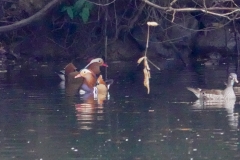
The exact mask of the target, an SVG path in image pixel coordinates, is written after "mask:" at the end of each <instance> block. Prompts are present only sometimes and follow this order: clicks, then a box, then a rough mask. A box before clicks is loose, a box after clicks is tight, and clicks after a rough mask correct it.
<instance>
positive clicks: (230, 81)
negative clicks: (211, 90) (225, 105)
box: [227, 73, 238, 86]
mask: <svg viewBox="0 0 240 160" xmlns="http://www.w3.org/2000/svg"><path fill="white" fill-rule="evenodd" d="M234 82H236V83H238V80H237V74H235V73H230V74H229V76H228V84H227V85H228V86H233V84H234Z"/></svg>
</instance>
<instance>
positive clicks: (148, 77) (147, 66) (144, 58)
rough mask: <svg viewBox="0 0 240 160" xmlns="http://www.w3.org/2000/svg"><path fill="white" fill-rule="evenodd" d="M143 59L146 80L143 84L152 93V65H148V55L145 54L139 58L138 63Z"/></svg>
mask: <svg viewBox="0 0 240 160" xmlns="http://www.w3.org/2000/svg"><path fill="white" fill-rule="evenodd" d="M142 61H143V64H144V69H143V74H144V81H143V84H144V86H145V87H146V88H147V91H148V94H149V93H150V82H149V79H150V78H151V74H150V67H149V65H148V61H147V57H145V56H143V57H141V58H139V59H138V61H137V63H138V64H140V63H141V62H142Z"/></svg>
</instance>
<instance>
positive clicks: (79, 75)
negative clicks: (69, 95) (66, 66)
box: [74, 74, 82, 78]
mask: <svg viewBox="0 0 240 160" xmlns="http://www.w3.org/2000/svg"><path fill="white" fill-rule="evenodd" d="M79 77H82V76H81V74H78V75H76V76H75V77H74V78H79Z"/></svg>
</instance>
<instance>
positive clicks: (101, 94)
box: [75, 69, 113, 104]
mask: <svg viewBox="0 0 240 160" xmlns="http://www.w3.org/2000/svg"><path fill="white" fill-rule="evenodd" d="M79 77H83V78H84V81H83V84H82V86H81V89H82V90H83V91H84V92H81V90H80V94H81V93H86V92H87V93H86V94H87V95H90V94H92V93H93V95H94V98H97V99H98V104H103V101H104V100H105V99H106V97H107V96H108V98H109V94H108V90H109V87H110V85H111V84H112V83H113V80H106V81H104V80H103V78H102V75H100V76H99V77H98V78H97V77H96V76H95V74H94V73H93V72H92V71H91V70H89V69H83V70H81V71H80V73H79V74H78V75H76V76H75V78H79ZM89 93H90V94H89Z"/></svg>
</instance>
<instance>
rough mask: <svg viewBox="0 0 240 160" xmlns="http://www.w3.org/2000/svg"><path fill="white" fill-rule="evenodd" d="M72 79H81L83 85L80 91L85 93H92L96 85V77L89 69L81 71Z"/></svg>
mask: <svg viewBox="0 0 240 160" xmlns="http://www.w3.org/2000/svg"><path fill="white" fill-rule="evenodd" d="M74 78H76V79H78V78H82V79H83V84H82V86H81V89H83V90H84V91H86V92H93V91H94V87H95V85H96V83H97V76H96V74H95V73H93V72H92V71H91V70H90V69H82V70H81V71H80V72H79V73H78V74H77V75H76V76H75V77H74Z"/></svg>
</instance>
